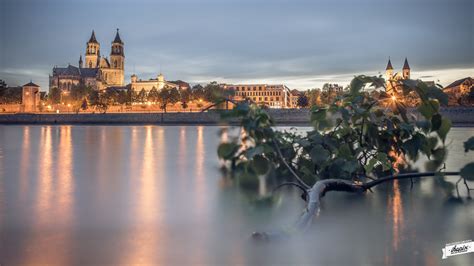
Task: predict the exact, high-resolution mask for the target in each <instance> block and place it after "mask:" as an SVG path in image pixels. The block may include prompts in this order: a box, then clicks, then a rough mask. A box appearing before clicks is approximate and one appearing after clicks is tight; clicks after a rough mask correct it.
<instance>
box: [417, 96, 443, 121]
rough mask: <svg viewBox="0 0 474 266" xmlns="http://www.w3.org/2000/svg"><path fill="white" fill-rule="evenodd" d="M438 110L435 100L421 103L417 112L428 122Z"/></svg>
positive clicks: (437, 103)
mask: <svg viewBox="0 0 474 266" xmlns="http://www.w3.org/2000/svg"><path fill="white" fill-rule="evenodd" d="M438 110H439V102H438V101H436V100H430V101H429V102H423V103H422V104H421V105H420V106H419V107H418V111H419V112H420V113H421V114H422V115H423V116H424V117H425V118H426V119H428V120H430V119H431V117H432V116H433V115H434V114H436V113H438Z"/></svg>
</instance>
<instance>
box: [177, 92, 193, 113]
mask: <svg viewBox="0 0 474 266" xmlns="http://www.w3.org/2000/svg"><path fill="white" fill-rule="evenodd" d="M179 95H180V102H181V107H183V109H186V108H188V102H189V101H190V99H191V91H190V90H189V89H180V90H179Z"/></svg>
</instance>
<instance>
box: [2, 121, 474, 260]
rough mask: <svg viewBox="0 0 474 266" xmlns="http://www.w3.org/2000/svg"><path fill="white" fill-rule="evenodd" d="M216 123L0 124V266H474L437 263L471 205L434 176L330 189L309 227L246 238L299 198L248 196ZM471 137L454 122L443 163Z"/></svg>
mask: <svg viewBox="0 0 474 266" xmlns="http://www.w3.org/2000/svg"><path fill="white" fill-rule="evenodd" d="M218 130H219V128H218V127H204V126H165V127H161V126H0V264H1V265H12V264H61V265H65V264H81V265H86V264H113V265H117V264H165V265H197V264H204V265H230V264H232V265H235V264H251V265H264V264H267V265H275V264H280V265H288V264H291V265H294V264H311V265H359V264H364V265H445V264H446V265H473V264H474V253H471V254H469V255H460V256H455V257H450V258H448V259H447V260H441V249H442V248H443V247H444V245H445V244H446V243H449V242H454V241H462V240H468V239H473V240H474V205H473V203H472V201H468V200H465V201H464V202H463V203H458V202H454V201H447V200H446V196H445V195H444V194H443V191H442V190H440V189H438V188H436V187H434V186H433V183H432V182H431V180H429V178H428V179H425V180H424V181H421V182H417V183H415V186H414V187H413V189H412V190H410V182H409V181H407V182H396V183H393V184H387V185H382V186H380V187H379V188H378V189H376V190H375V191H374V193H368V194H367V195H351V194H346V193H332V194H331V193H329V194H328V195H327V196H326V197H325V198H324V205H323V208H322V211H321V215H320V217H319V219H318V220H317V221H316V222H315V224H314V226H313V228H312V230H311V231H310V232H308V233H307V234H306V235H305V236H299V237H295V238H291V239H288V240H285V241H280V242H276V243H269V244H256V243H253V242H252V241H250V239H249V237H250V235H251V233H252V232H253V231H256V230H269V229H270V230H271V229H277V228H282V227H285V226H287V225H290V224H291V223H292V222H293V221H294V220H295V219H296V217H297V216H298V214H299V213H300V212H301V210H302V208H303V206H304V204H303V202H302V201H301V200H300V199H299V195H298V193H297V191H294V190H291V189H289V190H286V191H281V192H279V197H280V199H279V201H278V202H277V203H276V204H275V205H274V206H273V207H272V208H268V207H256V206H255V205H254V204H252V203H251V199H250V197H249V196H248V195H247V194H246V193H243V192H241V191H239V190H238V189H237V188H235V187H234V186H232V182H231V181H229V180H227V179H224V178H223V177H222V175H221V173H220V171H219V170H218V168H219V161H218V159H217V156H216V147H217V145H218V143H219V141H220V137H219V136H218ZM472 135H474V129H473V128H455V129H453V130H452V132H451V133H450V135H449V140H448V143H450V146H449V147H450V157H449V160H448V162H447V168H448V170H459V168H460V167H461V166H463V165H464V164H465V163H466V162H468V161H469V160H472V159H473V156H472V153H471V157H469V156H468V155H466V154H464V151H463V148H462V141H463V140H465V139H467V138H468V137H469V136H472ZM452 180H457V177H453V179H452ZM471 186H472V187H474V184H471ZM460 188H461V193H465V190H464V187H463V186H461V187H460Z"/></svg>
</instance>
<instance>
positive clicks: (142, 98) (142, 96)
mask: <svg viewBox="0 0 474 266" xmlns="http://www.w3.org/2000/svg"><path fill="white" fill-rule="evenodd" d="M136 100H137V102H140V103H144V102H145V100H146V91H145V89H142V90H141V91H140V92H139V93H138V95H137V97H136Z"/></svg>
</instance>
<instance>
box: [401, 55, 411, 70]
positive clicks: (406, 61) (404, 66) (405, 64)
mask: <svg viewBox="0 0 474 266" xmlns="http://www.w3.org/2000/svg"><path fill="white" fill-rule="evenodd" d="M403 69H410V65H409V64H408V60H407V58H406V57H405V63H403Z"/></svg>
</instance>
